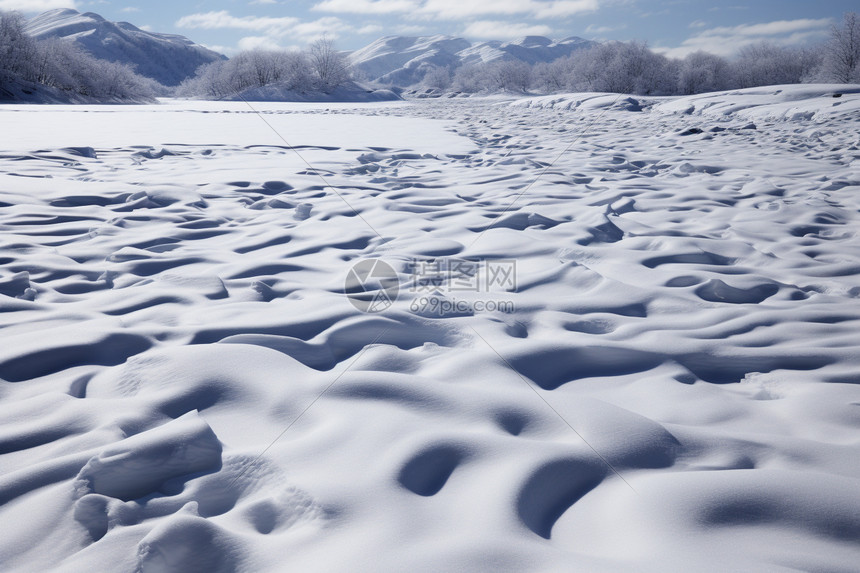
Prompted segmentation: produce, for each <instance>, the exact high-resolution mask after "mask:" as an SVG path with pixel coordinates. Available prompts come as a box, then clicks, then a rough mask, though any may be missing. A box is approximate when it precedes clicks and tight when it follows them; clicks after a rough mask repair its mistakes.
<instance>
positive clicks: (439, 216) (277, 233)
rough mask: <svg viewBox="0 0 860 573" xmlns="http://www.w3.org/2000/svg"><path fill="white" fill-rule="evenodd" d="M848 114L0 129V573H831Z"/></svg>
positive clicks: (16, 118)
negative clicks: (459, 266) (452, 269)
mask: <svg viewBox="0 0 860 573" xmlns="http://www.w3.org/2000/svg"><path fill="white" fill-rule="evenodd" d="M777 90H779V91H780V93H779V94H775V93H773V92H776V91H777ZM792 90H794V91H792ZM857 91H860V88H858V90H854V91H852V90H844V91H843V95H842V97H841V98H833V97H832V96H833V93H832V88H831V87H830V86H819V87H817V88H810V87H809V86H795V87H786V86H777V87H775V88H773V91H771V92H767V94H770V95H767V94H764V95H761V93H760V92H761V89H759V90H758V91H755V90H749V91H745V92H738V93H731V92H727V93H723V94H708V95H703V96H694V97H691V98H661V99H660V100H659V101H638V102H637V104H643V105H634V104H632V103H631V102H629V101H627V98H626V96H622V97H620V98H618V97H616V96H612V98H613V99H608V97H607V96H601V95H595V94H591V95H582V94H575V95H572V96H569V97H568V98H555V99H556V100H559V99H562V100H564V101H565V102H566V103H565V104H563V105H559V104H551V105H548V104H547V102H548V101H549V100H546V98H541V99H540V100H529V101H525V102H523V101H520V102H513V103H511V102H506V101H501V100H499V99H494V100H487V101H482V100H472V101H459V100H458V101H435V102H422V103H420V104H414V105H406V104H402V103H398V104H367V105H358V106H356V105H347V106H343V105H335V104H331V105H328V104H325V105H307V106H302V105H297V104H290V105H279V104H270V103H267V104H253V107H254V109H255V110H256V111H258V112H259V114H260V115H262V118H263V119H265V121H263V119H261V117H260V116H259V115H258V114H257V113H256V112H255V111H253V110H251V109H250V108H249V107H248V106H247V105H245V104H240V103H236V102H230V103H219V104H212V103H204V102H170V103H166V104H165V105H163V106H123V107H111V106H103V107H102V106H86V107H51V108H39V109H38V111H31V110H33V108H28V107H26V106H2V107H0V122H2V123H0V124H2V125H3V126H4V130H5V129H6V127H7V126H8V128H9V129H10V131H9V133H16V134H20V135H16V137H15V139H14V140H11V139H9V138H6V139H4V141H3V142H2V144H0V231H2V234H0V265H2V268H0V337H2V344H0V562H2V566H3V567H2V568H3V569H4V570H9V571H32V570H50V569H52V570H60V571H80V570H128V571H146V572H149V571H180V570H181V571H283V570H287V569H289V570H292V569H295V570H314V571H405V570H408V571H428V572H429V571H451V570H466V571H562V570H570V569H571V568H572V567H573V568H576V569H582V570H588V571H618V570H629V571H667V570H696V571H726V570H757V571H791V570H828V571H851V570H852V569H853V568H854V567H855V564H856V563H857V562H858V560H860V547H858V545H857V541H856V540H857V539H858V535H860V517H858V516H860V501H858V499H860V498H858V496H857V495H856V492H857V491H858V480H860V462H858V459H860V457H858V453H860V452H858V447H860V442H858V437H857V426H858V423H860V408H858V405H860V390H858V386H857V383H858V381H860V378H858V367H860V343H858V342H857V335H856V332H857V327H858V321H860V300H859V299H860V285H858V282H857V274H858V271H860V249H858V240H860V239H858V236H857V235H858V233H857V229H858V217H860V196H858V194H857V191H858V188H860V164H858V154H860V151H858V149H860V137H858V133H860V129H858V127H860V125H858V118H860V116H858V114H857V113H855V112H856V109H857V106H858V103H857V102H858V101H860V96H858V95H857ZM638 99H641V98H637V100H638ZM571 102H579V103H571ZM588 102H591V103H588ZM834 102H838V103H840V105H839V106H835V107H834V106H833V105H832V104H833V103H834ZM568 104H569V105H568ZM637 108H639V109H641V110H642V111H636V109H637ZM266 122H269V124H270V125H271V128H274V130H273V129H271V128H270V126H269V125H267V123H266ZM275 131H277V132H278V133H275ZM281 138H283V139H281ZM284 140H286V141H287V142H289V145H292V146H294V147H295V149H296V150H297V151H298V152H299V155H297V154H296V153H295V151H294V150H291V149H289V148H288V146H287V145H286V144H285V142H284ZM308 164H310V166H311V167H309V165H308ZM433 257H437V258H474V259H480V260H482V261H489V262H492V261H505V260H509V259H515V260H516V279H517V288H516V290H515V291H514V292H493V293H488V292H480V293H463V292H454V290H453V289H452V284H451V283H444V284H442V285H440V286H439V287H438V289H437V291H438V292H437V293H436V294H430V295H428V294H427V293H424V292H416V291H414V290H412V289H410V288H408V285H409V280H410V274H411V271H410V265H411V263H412V262H413V261H414V260H415V259H416V258H433ZM369 258H380V259H382V260H384V261H386V262H388V263H389V264H390V265H391V266H392V267H393V268H394V269H395V270H396V272H397V273H398V275H399V277H400V278H401V289H400V296H399V297H398V298H397V300H396V301H395V302H394V304H393V306H392V307H391V308H389V309H387V310H386V311H385V312H382V313H377V314H366V313H361V312H359V311H358V310H357V309H356V308H355V307H354V306H353V305H352V304H351V302H350V300H349V297H348V296H347V295H346V294H345V293H344V288H343V285H344V280H345V278H346V276H347V274H348V272H349V269H350V267H351V266H352V265H353V264H355V263H356V262H358V261H360V260H364V259H369ZM426 296H437V297H442V298H447V299H453V298H457V299H460V300H466V301H474V302H477V301H478V300H480V299H488V298H491V299H510V300H511V301H513V303H514V304H515V309H514V310H513V311H511V312H478V311H474V312H457V313H452V314H445V313H442V314H438V313H437V314H434V313H424V314H420V313H416V312H413V311H411V310H410V305H411V304H412V303H413V302H414V301H415V300H416V299H418V298H420V297H426Z"/></svg>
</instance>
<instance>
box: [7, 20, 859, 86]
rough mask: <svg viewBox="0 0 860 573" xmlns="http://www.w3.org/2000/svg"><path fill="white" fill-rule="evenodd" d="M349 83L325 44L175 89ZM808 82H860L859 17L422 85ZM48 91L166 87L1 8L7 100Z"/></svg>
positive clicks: (206, 75)
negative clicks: (811, 35)
mask: <svg viewBox="0 0 860 573" xmlns="http://www.w3.org/2000/svg"><path fill="white" fill-rule="evenodd" d="M351 79H352V73H351V70H350V67H349V65H348V63H347V61H346V58H345V56H344V55H343V53H341V52H339V51H338V50H337V49H335V46H334V44H333V42H332V41H331V40H329V39H327V38H325V37H324V38H322V39H320V40H317V41H316V42H314V43H313V44H311V46H310V47H309V48H308V49H307V50H304V51H273V50H252V51H246V52H242V53H240V54H238V55H236V56H234V57H233V58H231V59H229V60H223V61H216V62H213V63H210V64H205V65H203V66H201V67H200V68H198V70H197V72H196V74H195V75H194V76H193V77H191V78H189V79H187V80H185V81H184V82H183V83H182V84H181V85H180V86H179V87H178V88H177V89H176V90H175V95H178V96H181V97H201V98H209V99H222V98H229V97H233V96H236V95H238V94H240V93H242V92H244V91H246V90H249V89H254V88H261V87H266V86H269V85H278V86H279V87H283V88H286V89H287V90H292V91H296V92H300V93H309V92H324V93H331V92H332V91H333V90H335V89H337V88H338V87H340V86H342V85H345V84H347V83H349V82H350V81H351ZM804 82H837V83H852V82H857V83H860V17H858V15H857V14H856V13H849V14H846V15H845V18H844V19H843V21H842V22H841V23H840V24H837V25H834V26H833V28H832V30H831V37H830V41H829V42H828V43H827V44H826V45H822V46H818V47H814V48H792V47H781V46H777V45H774V44H767V43H762V44H756V45H752V46H746V47H744V48H743V49H741V51H740V53H739V55H738V56H737V57H736V58H734V59H731V60H729V59H726V58H723V57H720V56H717V55H714V54H710V53H706V52H695V53H693V54H690V55H688V56H687V57H686V58H684V59H671V58H668V57H666V56H664V55H662V54H659V53H656V52H654V51H653V50H651V49H649V48H648V46H647V45H646V44H644V43H641V42H606V43H601V44H597V45H595V46H594V47H592V48H589V49H585V50H581V51H578V52H574V53H573V54H571V55H570V56H567V57H564V58H560V59H557V60H555V61H553V62H549V63H538V64H535V65H529V64H527V63H525V62H522V61H517V60H514V61H507V60H496V61H492V62H487V63H481V64H474V65H464V66H460V67H458V68H456V69H450V68H442V67H436V66H432V65H428V66H426V67H425V70H424V75H423V80H422V81H421V85H422V86H424V87H426V88H434V89H438V90H442V91H457V92H463V93H494V92H515V93H562V92H581V91H599V92H616V93H631V94H640V95H675V94H695V93H703V92H710V91H719V90H726V89H736V88H746V87H755V86H761V85H776V84H792V83H804ZM15 85H17V86H19V88H22V89H24V90H26V89H27V88H28V86H29V87H37V86H46V87H47V88H49V89H51V90H56V91H57V92H59V93H60V94H70V95H78V96H84V97H87V98H91V99H93V100H137V101H140V100H147V99H152V98H154V97H155V96H156V95H166V94H167V93H168V90H167V88H165V87H164V86H162V85H161V84H159V83H158V82H156V81H155V80H152V79H149V78H145V77H143V76H141V75H139V74H137V73H135V71H134V70H133V69H131V68H130V67H128V66H125V65H123V64H119V63H114V62H108V61H105V60H100V59H96V58H94V57H93V56H91V55H89V54H88V53H87V52H85V51H84V50H82V49H81V48H79V47H77V45H75V44H74V43H73V42H69V41H65V40H60V39H49V40H35V39H33V38H31V37H30V36H28V35H27V34H26V32H25V27H24V20H23V18H22V17H21V16H20V15H18V14H16V13H10V12H0V99H2V98H4V97H6V98H9V97H12V96H14V94H13V93H12V91H11V89H12V86H15Z"/></svg>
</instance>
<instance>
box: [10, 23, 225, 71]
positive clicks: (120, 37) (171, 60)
mask: <svg viewBox="0 0 860 573" xmlns="http://www.w3.org/2000/svg"><path fill="white" fill-rule="evenodd" d="M26 30H27V32H28V33H29V34H31V35H32V36H34V37H35V38H38V39H45V38H65V39H68V40H71V41H74V42H77V43H78V44H79V45H80V46H81V47H83V48H84V49H86V50H87V51H88V52H89V53H90V54H92V55H93V56H95V57H97V58H99V59H103V60H108V61H111V62H120V63H123V64H128V65H131V66H132V67H133V68H134V69H135V71H136V72H137V73H139V74H141V75H143V76H146V77H149V78H152V79H154V80H156V81H158V82H159V83H161V84H163V85H166V86H175V85H178V84H179V83H180V82H181V81H182V80H184V79H185V78H187V77H189V76H192V75H193V74H194V71H195V70H196V69H197V68H198V67H200V66H201V65H203V64H207V63H209V62H214V61H216V60H218V59H221V58H223V56H221V55H220V54H218V53H216V52H213V51H212V50H209V49H207V48H204V47H203V46H200V45H197V44H195V43H194V42H192V41H191V40H189V39H188V38H185V37H184V36H178V35H174V34H159V33H155V32H146V31H144V30H141V29H140V28H137V27H136V26H134V25H132V24H129V23H128V22H109V21H107V20H105V19H104V18H102V17H101V16H99V15H98V14H94V13H92V12H87V13H84V14H81V13H80V12H77V11H76V10H71V9H57V10H50V11H48V12H45V13H43V14H40V15H38V16H35V17H34V18H32V19H31V20H30V21H29V22H28V24H27V28H26Z"/></svg>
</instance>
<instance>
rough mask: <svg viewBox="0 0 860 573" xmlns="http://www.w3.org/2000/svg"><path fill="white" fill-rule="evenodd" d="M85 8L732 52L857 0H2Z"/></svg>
mask: <svg viewBox="0 0 860 573" xmlns="http://www.w3.org/2000/svg"><path fill="white" fill-rule="evenodd" d="M60 7H62V8H75V9H77V10H80V11H82V12H84V11H92V12H96V13H98V14H101V15H102V16H104V17H105V18H107V19H109V20H125V21H128V22H131V23H133V24H135V25H138V26H140V27H143V28H145V29H148V30H153V31H156V32H169V33H177V34H183V35H185V36H188V37H189V38H191V39H192V40H194V41H196V42H198V43H202V44H204V45H207V46H209V47H211V48H213V49H216V50H218V51H221V52H224V53H226V54H228V55H230V54H232V53H235V52H236V51H238V50H240V49H246V48H254V47H275V46H281V47H302V46H305V45H306V44H307V43H308V42H310V41H312V40H313V39H315V38H316V37H318V36H319V35H321V34H322V33H327V34H328V36H329V37H332V38H334V39H335V41H336V43H337V45H338V47H339V48H341V49H347V50H352V49H357V48H360V47H362V46H364V45H366V44H368V43H370V42H371V41H373V40H374V39H376V38H378V37H379V36H384V35H390V34H398V35H432V34H449V35H456V36H463V37H466V38H468V39H470V40H486V39H498V40H510V39H514V38H517V37H520V36H523V35H542V36H549V37H551V38H557V39H560V38H565V37H568V36H581V37H584V38H589V39H600V40H603V39H612V40H644V41H647V42H648V44H649V45H650V46H651V47H652V48H654V49H657V50H659V51H663V52H666V53H668V54H670V55H673V56H683V55H685V54H687V53H689V52H692V51H695V50H697V49H704V50H707V51H711V52H714V53H718V54H722V55H726V56H731V55H732V54H733V53H734V52H736V51H737V50H738V49H739V48H741V47H742V46H744V45H746V44H750V43H754V42H758V41H763V40H767V41H772V42H776V43H779V44H786V45H796V44H809V43H814V42H817V41H821V40H823V39H825V38H826V36H827V31H828V28H829V26H830V25H831V24H832V23H833V22H835V21H838V20H839V19H840V18H841V16H842V14H843V13H845V12H847V11H851V10H855V11H856V10H857V1H856V0H818V1H809V0H806V1H781V0H760V1H756V2H739V1H735V0H728V1H727V2H718V1H716V2H715V1H714V0H711V1H707V0H210V1H206V2H203V1H190V2H182V1H172V0H145V1H138V2H135V1H131V2H117V1H113V0H0V9H17V10H21V11H24V12H26V13H28V14H32V13H35V12H40V11H43V10H47V9H51V8H60Z"/></svg>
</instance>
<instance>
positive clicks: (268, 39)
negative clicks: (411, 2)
mask: <svg viewBox="0 0 860 573" xmlns="http://www.w3.org/2000/svg"><path fill="white" fill-rule="evenodd" d="M176 26H177V27H179V28H191V29H194V28H198V29H199V28H202V29H205V30H224V29H231V30H246V31H251V32H256V34H255V35H253V36H248V37H246V38H243V40H244V41H245V45H247V46H252V45H255V44H256V47H262V46H263V44H264V43H268V44H270V46H269V47H271V46H277V45H278V40H280V39H281V38H284V37H286V36H289V37H290V38H291V39H294V40H300V41H305V42H310V41H313V40H316V39H317V38H319V37H321V36H323V35H328V36H329V37H330V38H337V37H338V36H339V35H340V33H344V32H351V31H353V28H352V26H350V25H349V24H347V23H345V22H344V21H343V20H341V19H340V18H336V17H334V16H326V17H324V18H319V19H317V20H313V21H310V22H303V21H301V20H299V19H298V18H292V17H289V16H286V17H280V18H271V17H260V16H243V17H238V16H233V15H232V14H230V13H229V12H228V11H226V10H221V11H218V12H201V13H198V14H189V15H187V16H183V17H182V18H180V19H179V20H178V21H177V22H176ZM239 47H240V48H241V49H245V48H242V46H241V45H240V46H239Z"/></svg>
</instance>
